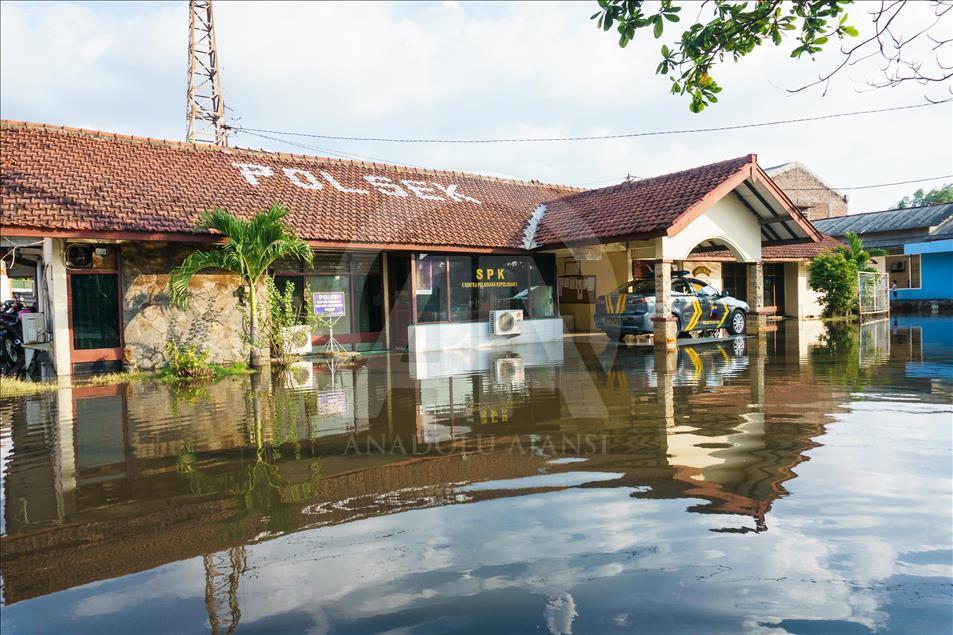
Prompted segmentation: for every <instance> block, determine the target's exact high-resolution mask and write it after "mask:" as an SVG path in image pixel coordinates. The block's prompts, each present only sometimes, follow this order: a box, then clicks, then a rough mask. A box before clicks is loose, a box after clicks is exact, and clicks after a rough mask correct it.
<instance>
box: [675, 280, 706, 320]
mask: <svg viewBox="0 0 953 635" xmlns="http://www.w3.org/2000/svg"><path fill="white" fill-rule="evenodd" d="M672 313H674V314H675V316H676V317H677V318H678V326H679V331H680V332H685V331H691V330H692V329H694V328H695V325H696V323H697V322H698V319H699V317H701V310H700V307H699V306H698V300H697V299H696V298H695V294H694V292H693V291H692V288H691V286H690V285H689V283H688V281H687V280H683V279H681V278H679V279H678V280H672Z"/></svg>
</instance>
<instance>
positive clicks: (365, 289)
mask: <svg viewBox="0 0 953 635" xmlns="http://www.w3.org/2000/svg"><path fill="white" fill-rule="evenodd" d="M381 272H382V268H381V257H380V255H379V254H373V255H372V254H354V255H352V256H351V275H352V277H353V284H354V307H355V309H354V311H355V312H354V330H356V331H358V332H361V333H368V332H376V331H382V330H384V282H383V278H382V276H381Z"/></svg>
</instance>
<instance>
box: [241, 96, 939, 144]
mask: <svg viewBox="0 0 953 635" xmlns="http://www.w3.org/2000/svg"><path fill="white" fill-rule="evenodd" d="M951 101H953V99H944V100H942V101H935V102H927V103H923V104H909V105H906V106H893V107H890V108H877V109H872V110H855V111H852V112H841V113H833V114H829V115H816V116H813V117H799V118H795V119H778V120H776V121H762V122H758V123H746V124H735V125H732V126H715V127H711V128H686V129H683V130H655V131H650V132H628V133H619V134H608V135H591V136H575V137H526V138H519V137H513V138H501V139H434V138H429V139H428V138H421V139H415V138H401V137H351V136H345V135H326V134H313V133H307V132H292V131H282V130H268V129H264V128H246V127H242V126H229V128H230V129H231V130H237V131H239V132H247V133H267V134H277V135H286V136H292V137H309V138H312V139H327V140H333V141H374V142H381V143H540V142H555V141H605V140H610V139H631V138H635V137H658V136H664V135H678V134H697V133H700V132H724V131H728V130H743V129H746V128H764V127H768V126H781V125H786V124H792V123H804V122H807V121H821V120H824V119H838V118H843V117H855V116H858V115H871V114H875V113H882V112H896V111H900V110H912V109H914V108H926V107H929V106H937V105H939V104H947V103H950V102H951Z"/></svg>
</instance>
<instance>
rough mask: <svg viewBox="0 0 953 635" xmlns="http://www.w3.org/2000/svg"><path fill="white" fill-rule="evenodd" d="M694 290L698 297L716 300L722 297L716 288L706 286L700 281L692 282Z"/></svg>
mask: <svg viewBox="0 0 953 635" xmlns="http://www.w3.org/2000/svg"><path fill="white" fill-rule="evenodd" d="M692 290H693V291H694V292H695V293H696V295H700V296H704V297H708V298H715V297H718V296H719V295H720V294H719V293H718V290H717V289H715V287H713V286H711V285H710V284H705V283H704V282H701V281H700V280H692Z"/></svg>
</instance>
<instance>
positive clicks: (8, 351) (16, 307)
mask: <svg viewBox="0 0 953 635" xmlns="http://www.w3.org/2000/svg"><path fill="white" fill-rule="evenodd" d="M32 310H35V307H34V308H33V309H32ZM30 311H31V309H29V308H27V307H26V306H25V305H24V304H23V303H22V302H21V301H20V300H16V299H14V300H6V301H4V303H3V305H2V307H0V373H2V374H3V376H5V377H17V378H21V379H22V378H23V377H26V376H30V377H38V376H39V373H38V367H35V366H37V365H36V364H34V363H33V361H35V360H36V355H34V356H33V358H34V359H33V360H31V363H30V368H27V365H26V354H25V351H24V350H23V322H22V316H23V315H24V314H25V313H29V312H30Z"/></svg>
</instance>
